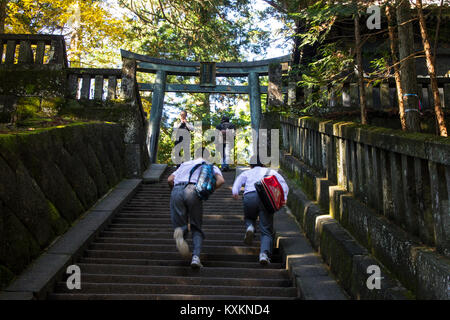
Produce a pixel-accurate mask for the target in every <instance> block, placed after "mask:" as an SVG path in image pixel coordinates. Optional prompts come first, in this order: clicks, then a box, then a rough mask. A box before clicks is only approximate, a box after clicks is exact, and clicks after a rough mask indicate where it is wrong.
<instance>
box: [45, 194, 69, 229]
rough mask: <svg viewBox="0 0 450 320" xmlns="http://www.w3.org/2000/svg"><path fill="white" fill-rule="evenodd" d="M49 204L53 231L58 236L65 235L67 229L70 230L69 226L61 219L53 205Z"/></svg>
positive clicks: (48, 202)
mask: <svg viewBox="0 0 450 320" xmlns="http://www.w3.org/2000/svg"><path fill="white" fill-rule="evenodd" d="M47 204H48V207H49V209H50V210H49V215H50V222H51V224H52V228H53V230H54V231H55V233H56V234H57V235H60V234H63V233H64V232H65V231H66V230H67V229H69V224H68V223H67V221H65V220H64V219H63V218H62V217H61V215H60V214H59V212H58V209H56V208H55V206H54V205H53V203H51V202H50V201H48V200H47Z"/></svg>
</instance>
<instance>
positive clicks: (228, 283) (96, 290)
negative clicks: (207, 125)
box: [48, 169, 297, 300]
mask: <svg viewBox="0 0 450 320" xmlns="http://www.w3.org/2000/svg"><path fill="white" fill-rule="evenodd" d="M172 171H173V170H172V169H168V170H166V172H165V174H163V176H162V178H161V181H160V182H159V183H156V184H143V185H141V187H140V189H139V191H138V192H137V194H136V195H135V196H134V198H133V199H131V200H130V201H129V203H128V204H127V205H126V206H125V207H124V208H123V209H122V210H121V211H120V212H119V213H118V214H117V215H116V216H115V217H114V219H113V221H112V223H111V224H110V225H109V226H108V227H107V228H106V229H105V230H104V231H103V232H102V233H100V236H98V237H97V238H96V239H95V240H94V241H93V243H92V244H91V245H90V246H89V248H88V249H87V250H86V251H85V253H84V255H83V257H81V258H80V259H79V261H78V262H77V265H78V266H79V267H80V269H81V290H69V289H68V288H67V286H66V281H65V279H62V280H63V281H61V282H58V283H57V285H56V288H55V290H54V292H53V293H51V294H50V295H49V296H48V298H49V299H54V300H69V299H100V300H106V299H121V300H125V299H133V300H137V299H179V300H181V299H189V300H200V299H208V300H212V299H226V300H237V299H245V300H249V299H258V300H261V299H296V296H297V290H296V288H295V287H294V284H293V281H292V279H291V278H290V277H289V273H288V271H287V270H286V269H285V267H284V263H283V262H282V261H281V258H280V256H279V253H278V252H277V251H276V250H275V252H274V254H275V255H274V258H273V261H272V262H273V263H271V264H270V265H268V266H264V267H263V266H261V265H260V264H259V262H258V256H259V233H257V235H256V237H255V241H254V243H253V246H251V247H249V246H246V245H245V244H244V243H243V237H244V231H245V227H244V224H243V206H242V201H235V200H233V199H232V198H231V196H230V195H231V185H232V182H233V180H234V176H235V172H234V171H231V172H227V173H224V177H225V179H226V184H225V185H224V186H223V187H222V188H221V189H220V190H218V191H217V192H216V193H215V194H214V195H213V196H212V197H211V198H210V199H209V200H208V201H206V202H205V203H204V218H203V230H204V232H205V235H206V239H205V241H204V243H203V250H202V256H201V260H202V263H203V266H204V267H203V268H201V269H200V270H194V269H192V268H191V267H190V261H186V260H183V259H182V257H181V256H180V254H179V253H178V251H177V249H176V247H175V242H174V240H173V228H172V225H171V221H170V210H169V199H170V190H169V187H168V186H167V183H166V179H167V177H168V175H169V174H170V173H171V172H172ZM188 243H189V245H190V246H191V249H192V242H191V239H190V236H189V239H188Z"/></svg>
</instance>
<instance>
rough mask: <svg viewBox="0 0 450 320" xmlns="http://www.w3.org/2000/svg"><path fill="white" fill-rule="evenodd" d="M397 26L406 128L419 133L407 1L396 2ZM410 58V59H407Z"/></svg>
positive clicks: (411, 32)
mask: <svg viewBox="0 0 450 320" xmlns="http://www.w3.org/2000/svg"><path fill="white" fill-rule="evenodd" d="M397 3H398V6H397V24H398V40H399V55H400V61H402V63H401V64H400V79H401V85H402V91H403V102H404V108H405V121H406V127H407V128H408V130H409V131H413V132H420V112H419V97H418V95H417V93H418V90H417V72H416V60H415V59H414V58H411V56H412V55H413V54H414V52H415V51H414V33H413V28H412V27H413V26H412V22H411V21H410V20H411V8H410V5H409V0H400V1H399V2H398V1H397ZM408 57H410V58H408Z"/></svg>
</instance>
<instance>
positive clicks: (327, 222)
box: [280, 118, 450, 299]
mask: <svg viewBox="0 0 450 320" xmlns="http://www.w3.org/2000/svg"><path fill="white" fill-rule="evenodd" d="M282 131H283V139H282V141H283V145H284V148H285V152H284V153H282V154H281V159H280V163H281V167H282V169H283V171H284V172H286V173H287V175H289V176H290V177H291V178H292V180H293V181H294V183H295V185H296V186H297V187H301V189H302V190H303V191H304V193H305V194H307V198H306V196H304V197H302V196H299V195H298V194H296V193H295V192H293V193H292V194H290V197H289V199H288V205H289V206H290V208H291V209H292V211H293V213H294V215H296V217H297V219H298V221H299V223H300V224H301V225H302V226H303V228H304V230H305V233H306V235H307V236H308V238H309V239H310V240H311V242H312V243H313V245H314V246H315V247H316V248H317V249H318V250H319V251H320V253H321V254H322V257H323V258H324V260H325V261H326V262H327V263H329V264H330V267H331V269H332V270H333V271H334V272H335V273H336V275H337V277H338V278H339V279H340V281H341V283H342V284H343V286H344V287H345V288H346V289H347V290H348V291H349V292H350V294H352V293H353V294H352V295H353V296H354V297H357V296H358V295H359V294H361V290H362V288H363V287H364V286H361V285H360V286H359V287H355V283H357V282H355V281H356V280H355V279H356V278H359V279H360V280H361V279H362V278H363V277H364V276H365V277H366V278H367V275H366V274H364V270H363V268H362V265H361V264H360V260H361V257H368V258H370V259H372V260H373V261H374V263H376V264H378V265H380V266H381V267H382V269H383V270H385V273H386V274H387V275H389V277H394V278H395V279H397V280H399V281H400V283H401V284H402V285H403V286H404V287H405V288H407V289H408V290H410V291H411V292H412V293H413V294H414V295H415V296H416V297H417V298H419V299H450V292H449V290H448V288H449V286H450V259H449V258H450V257H449V248H450V247H449V239H450V237H449V235H450V228H449V226H450V225H449V221H450V211H449V207H448V198H449V197H450V195H449V189H450V188H449V185H450V184H449V183H450V181H449V179H450V175H449V174H450V171H449V162H448V159H449V158H448V153H449V151H450V145H449V142H448V139H442V138H438V137H433V136H430V135H423V134H407V133H403V132H401V131H395V130H387V129H383V128H376V127H369V126H360V125H356V124H354V123H344V122H332V121H324V120H321V119H316V118H300V119H285V118H283V119H282ZM364 259H365V258H364ZM355 277H356V278H355ZM390 281H391V280H390ZM358 283H359V282H358ZM397 287H398V286H397V285H393V286H392V290H394V289H395V290H394V291H398V289H396V288H397ZM355 290H356V291H355ZM365 292H366V293H368V291H367V290H366V291H365ZM372 293H373V292H372ZM363 296H364V295H363ZM366 296H367V295H366ZM381 296H382V295H381Z"/></svg>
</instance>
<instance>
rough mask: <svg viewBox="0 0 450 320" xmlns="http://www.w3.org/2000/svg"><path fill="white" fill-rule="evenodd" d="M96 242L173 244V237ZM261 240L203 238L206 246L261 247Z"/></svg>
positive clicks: (113, 239)
mask: <svg viewBox="0 0 450 320" xmlns="http://www.w3.org/2000/svg"><path fill="white" fill-rule="evenodd" d="M186 241H187V242H188V243H189V244H191V243H192V240H191V239H190V238H188V239H186ZM95 242H97V243H125V244H173V243H174V240H173V239H150V238H148V239H146V238H141V239H139V238H115V237H98V238H97V239H96V240H95ZM259 244H260V242H259V241H253V244H252V246H248V245H246V244H245V243H244V241H234V240H209V239H205V240H203V245H205V246H208V245H209V246H238V247H240V246H242V247H252V248H259Z"/></svg>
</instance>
